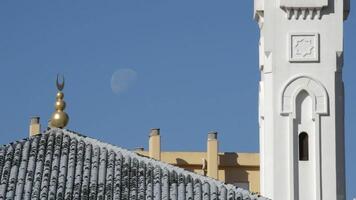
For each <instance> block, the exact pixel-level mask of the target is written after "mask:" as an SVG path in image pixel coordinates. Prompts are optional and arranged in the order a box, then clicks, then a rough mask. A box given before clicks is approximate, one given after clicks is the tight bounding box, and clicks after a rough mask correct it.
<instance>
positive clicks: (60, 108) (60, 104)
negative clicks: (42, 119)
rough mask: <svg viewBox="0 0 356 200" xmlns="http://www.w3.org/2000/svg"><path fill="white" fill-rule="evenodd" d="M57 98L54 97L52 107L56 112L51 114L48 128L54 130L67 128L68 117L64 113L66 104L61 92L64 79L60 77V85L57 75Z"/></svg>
mask: <svg viewBox="0 0 356 200" xmlns="http://www.w3.org/2000/svg"><path fill="white" fill-rule="evenodd" d="M56 85H57V89H58V92H57V96H56V103H55V104H54V107H55V109H56V111H55V112H54V113H53V114H52V117H51V121H50V126H51V127H55V128H64V127H65V126H67V124H68V121H69V117H68V115H67V113H66V112H64V109H65V108H66V102H65V101H64V100H63V98H64V94H63V92H62V90H63V88H64V77H63V76H62V83H60V82H59V75H58V74H57V81H56Z"/></svg>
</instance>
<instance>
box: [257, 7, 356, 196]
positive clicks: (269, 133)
mask: <svg viewBox="0 0 356 200" xmlns="http://www.w3.org/2000/svg"><path fill="white" fill-rule="evenodd" d="M349 4H350V2H349V0H255V8H254V12H255V13H254V14H255V16H254V17H255V19H256V21H257V22H258V24H259V27H260V33H261V34H260V47H259V48H260V57H259V59H260V71H261V81H260V92H259V108H260V109H259V112H260V113H259V123H260V152H261V155H260V156H261V158H260V159H261V193H262V195H263V196H266V197H269V198H271V199H273V200H321V199H322V200H336V199H337V200H343V199H345V198H346V197H345V155H344V85H343V80H342V66H343V21H344V20H345V19H346V18H347V15H348V13H349V7H350V5H349Z"/></svg>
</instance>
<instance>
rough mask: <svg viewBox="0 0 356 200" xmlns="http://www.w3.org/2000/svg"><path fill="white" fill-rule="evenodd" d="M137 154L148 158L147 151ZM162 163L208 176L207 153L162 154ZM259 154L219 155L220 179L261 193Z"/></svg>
mask: <svg viewBox="0 0 356 200" xmlns="http://www.w3.org/2000/svg"><path fill="white" fill-rule="evenodd" d="M136 153H138V154H140V155H143V156H148V152H147V151H136ZM161 161H163V162H165V163H168V164H171V165H175V166H178V167H181V168H184V169H186V170H188V171H192V172H195V173H198V174H201V175H206V174H207V171H206V167H207V163H206V162H207V157H206V152H161ZM259 163H260V161H259V154H258V153H219V172H218V177H219V178H218V179H219V180H220V181H223V182H225V183H230V184H236V183H246V184H248V187H249V188H248V189H249V190H250V191H251V192H256V193H259V192H260V166H259Z"/></svg>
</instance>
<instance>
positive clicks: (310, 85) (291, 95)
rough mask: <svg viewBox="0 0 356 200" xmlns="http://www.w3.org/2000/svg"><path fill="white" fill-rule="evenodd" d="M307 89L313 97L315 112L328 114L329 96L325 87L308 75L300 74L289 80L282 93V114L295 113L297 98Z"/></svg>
mask: <svg viewBox="0 0 356 200" xmlns="http://www.w3.org/2000/svg"><path fill="white" fill-rule="evenodd" d="M303 90H305V91H307V92H308V94H309V95H310V96H311V97H312V99H313V107H314V109H313V110H314V114H315V113H316V114H328V108H329V97H328V93H327V91H326V89H325V87H324V86H323V85H322V84H321V83H320V82H319V81H317V80H315V79H313V78H311V77H308V76H299V77H296V78H293V79H291V80H289V81H288V83H287V84H286V86H285V87H284V88H283V90H282V93H281V114H282V115H289V114H292V113H293V114H295V101H296V100H295V98H296V96H297V95H298V94H299V92H301V91H303Z"/></svg>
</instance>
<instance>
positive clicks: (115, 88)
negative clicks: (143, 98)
mask: <svg viewBox="0 0 356 200" xmlns="http://www.w3.org/2000/svg"><path fill="white" fill-rule="evenodd" d="M136 80H137V72H136V71H135V70H133V69H129V68H125V69H118V70H116V71H115V72H114V73H113V74H112V76H111V82H110V83H111V90H112V92H113V93H114V94H121V93H123V92H126V91H127V90H128V89H129V88H130V87H131V86H132V85H133V84H134V83H135V82H136Z"/></svg>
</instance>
